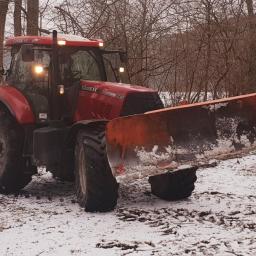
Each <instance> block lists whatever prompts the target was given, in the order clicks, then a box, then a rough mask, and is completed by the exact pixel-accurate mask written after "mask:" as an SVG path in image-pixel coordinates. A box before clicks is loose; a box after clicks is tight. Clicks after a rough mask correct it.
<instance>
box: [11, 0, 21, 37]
mask: <svg viewBox="0 0 256 256" xmlns="http://www.w3.org/2000/svg"><path fill="white" fill-rule="evenodd" d="M14 4H15V6H14V15H13V22H14V35H15V36H21V6H22V0H15V2H14Z"/></svg>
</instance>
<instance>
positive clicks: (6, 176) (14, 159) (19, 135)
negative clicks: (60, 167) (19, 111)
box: [0, 109, 36, 194]
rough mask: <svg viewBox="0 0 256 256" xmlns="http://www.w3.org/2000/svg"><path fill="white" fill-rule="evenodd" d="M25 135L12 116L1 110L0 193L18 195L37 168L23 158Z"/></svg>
mask: <svg viewBox="0 0 256 256" xmlns="http://www.w3.org/2000/svg"><path fill="white" fill-rule="evenodd" d="M23 143H24V135H23V131H22V128H21V127H19V126H18V125H17V124H16V122H15V120H14V119H13V118H12V117H11V115H10V114H9V113H7V112H4V111H3V110H2V109H1V110H0V193H3V194H9V193H17V192H18V191H19V190H20V189H22V188H24V187H25V186H26V185H27V184H28V183H29V182H30V181H31V177H32V174H34V173H35V172H36V167H34V166H32V165H31V164H30V162H29V159H25V158H24V157H22V149H23Z"/></svg>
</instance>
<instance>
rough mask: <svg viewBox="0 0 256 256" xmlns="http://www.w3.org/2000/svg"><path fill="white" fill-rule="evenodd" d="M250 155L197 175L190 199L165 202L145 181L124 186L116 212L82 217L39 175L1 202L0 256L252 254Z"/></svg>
mask: <svg viewBox="0 0 256 256" xmlns="http://www.w3.org/2000/svg"><path fill="white" fill-rule="evenodd" d="M255 191H256V155H250V156H247V157H243V158H239V159H232V160H228V161H224V162H221V163H219V165H218V166H217V167H211V168H207V169H200V170H199V171H198V181H197V183H196V189H195V192H194V194H193V195H192V196H191V198H190V199H187V200H183V201H179V202H165V201H162V200H160V199H158V198H156V197H155V196H153V195H151V194H150V187H149V185H148V183H147V180H146V179H145V180H140V181H136V182H134V183H132V184H122V185H121V187H120V198H119V202H118V206H117V208H116V209H115V210H114V211H113V212H109V213H104V214H103V213H93V214H92V213H86V212H84V211H83V209H81V208H80V207H79V206H78V205H77V203H76V201H75V200H76V199H75V195H74V189H73V185H72V184H70V183H62V182H60V181H56V180H54V179H53V178H52V177H51V175H50V174H49V173H44V172H43V171H42V172H41V174H40V175H37V176H35V177H34V179H33V182H32V183H31V184H30V185H29V186H27V187H26V189H25V190H24V192H23V193H22V194H21V195H19V196H16V197H15V196H3V195H1V196H0V245H1V246H0V255H2V256H4V255H8V256H9V255H15V256H16V255H20V256H21V255H26V256H27V255H30V256H34V255H47V256H48V255H61V256H63V255H93V256H94V255H103V256H104V255H110V256H113V255H161V256H162V255H164V256H165V255H221V256H223V255H256V193H255Z"/></svg>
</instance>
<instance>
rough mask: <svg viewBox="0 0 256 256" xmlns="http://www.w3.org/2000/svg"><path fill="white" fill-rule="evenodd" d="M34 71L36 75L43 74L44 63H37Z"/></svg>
mask: <svg viewBox="0 0 256 256" xmlns="http://www.w3.org/2000/svg"><path fill="white" fill-rule="evenodd" d="M33 71H34V73H35V74H36V75H42V74H43V73H44V67H43V66H42V65H35V66H34V68H33Z"/></svg>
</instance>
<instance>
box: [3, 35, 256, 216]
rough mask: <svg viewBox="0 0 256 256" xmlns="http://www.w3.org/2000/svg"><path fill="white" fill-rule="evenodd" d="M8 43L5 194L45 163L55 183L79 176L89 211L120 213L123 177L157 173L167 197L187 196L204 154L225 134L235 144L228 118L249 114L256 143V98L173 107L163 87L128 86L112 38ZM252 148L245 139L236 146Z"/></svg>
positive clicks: (160, 192) (247, 127) (154, 180)
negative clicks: (166, 103)
mask: <svg viewBox="0 0 256 256" xmlns="http://www.w3.org/2000/svg"><path fill="white" fill-rule="evenodd" d="M6 46H7V47H10V48H11V64H10V67H9V69H8V70H7V71H5V75H6V79H5V82H4V83H3V84H2V85H1V86H0V192H1V193H16V192H17V191H19V190H20V189H22V188H24V187H25V186H26V185H27V184H28V183H29V182H30V180H31V177H32V175H33V174H35V173H36V171H37V166H45V167H46V168H47V170H48V171H51V172H52V173H53V175H54V176H55V177H58V178H60V179H62V180H69V181H72V180H75V184H76V193H77V199H78V202H79V204H80V205H81V206H82V207H85V209H86V210H87V211H108V210H111V209H113V208H114V207H115V205H116V203H117V198H118V183H117V181H116V178H115V177H116V176H123V175H125V174H130V176H131V177H133V175H134V174H138V173H141V174H143V175H144V176H150V178H149V182H150V183H151V186H152V192H153V193H154V194H155V195H157V196H159V197H160V198H163V199H166V200H177V199H183V198H186V197H189V196H190V195H191V193H192V191H193V189H194V182H195V180H196V174H195V172H196V169H197V167H196V166H197V165H198V163H199V162H198V161H196V160H198V155H200V154H201V156H202V153H203V152H202V150H204V151H206V150H208V151H210V150H212V152H215V151H214V149H215V148H214V147H216V146H218V143H219V140H220V137H221V139H223V138H224V139H227V138H230V136H231V135H229V131H231V129H229V123H228V122H225V118H231V119H229V120H238V119H237V115H239V117H241V118H242V119H241V120H243V122H238V123H236V126H234V122H233V123H232V125H231V126H232V128H234V127H235V129H236V134H237V136H238V139H239V138H240V139H241V138H244V137H243V136H244V135H246V136H247V137H248V138H249V139H250V141H251V142H252V143H251V147H253V146H254V145H253V143H254V135H255V134H256V133H255V130H254V128H255V120H256V118H255V113H256V111H254V108H255V104H254V102H255V97H256V96H255V95H254V94H252V95H249V96H248V95H247V96H240V97H236V98H231V99H225V100H221V101H215V102H210V103H201V104H194V105H183V106H178V107H176V108H169V109H163V103H162V102H161V100H160V98H159V95H158V93H157V92H156V91H154V90H151V89H148V88H144V87H139V86H131V85H128V84H124V83H121V82H123V81H124V80H125V73H124V64H125V61H126V54H125V53H123V52H121V51H107V50H104V49H103V47H102V46H103V43H102V41H99V40H88V39H84V38H78V37H75V36H64V35H60V36H58V35H57V32H56V31H54V32H53V36H52V37H50V36H46V37H37V36H36V37H35V36H23V37H16V38H10V39H8V40H7V41H6ZM117 57H118V58H117ZM118 59H119V60H120V61H119V63H121V64H118ZM219 104H220V105H221V104H222V105H221V106H220V107H218V108H217V107H216V111H213V106H216V105H219ZM223 104H226V105H225V106H223ZM217 109H218V111H217ZM219 110H220V111H219ZM234 113H236V114H234ZM223 118H224V119H223ZM226 120H228V119H226ZM219 121H220V122H221V121H222V122H223V124H225V125H224V126H225V127H226V129H227V130H226V131H225V132H223V133H220V132H219V129H220V128H221V127H222V126H221V123H218V122H219ZM231 126H230V127H231ZM239 136H240V137H239ZM232 138H233V137H232ZM239 143H240V144H239ZM242 145H243V144H242V142H241V140H240V141H237V148H236V149H239V146H240V149H241V148H243V146H242ZM246 145H247V144H246ZM247 148H248V147H247ZM231 151H232V150H230V151H228V152H231ZM228 152H225V154H226V155H227V153H228ZM232 152H233V151H232ZM205 158H206V157H201V158H200V161H201V160H202V159H205ZM145 162H147V163H145ZM141 163H142V164H141ZM183 164H189V166H187V167H184V166H183V167H182V165H183ZM153 167H154V168H153Z"/></svg>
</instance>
